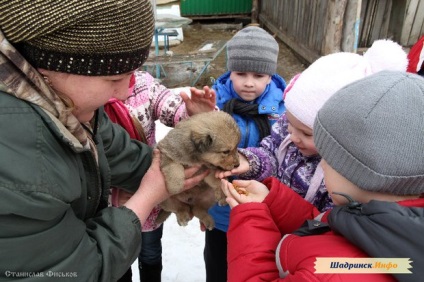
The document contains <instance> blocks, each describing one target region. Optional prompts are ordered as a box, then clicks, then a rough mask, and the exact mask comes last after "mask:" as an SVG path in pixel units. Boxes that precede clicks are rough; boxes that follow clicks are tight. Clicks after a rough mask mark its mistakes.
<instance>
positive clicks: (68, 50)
mask: <svg viewBox="0 0 424 282" xmlns="http://www.w3.org/2000/svg"><path fill="white" fill-rule="evenodd" d="M3 2H5V3H4V4H3V3H2V8H1V10H0V27H1V29H2V32H3V33H4V35H5V37H6V39H7V40H8V41H10V43H12V44H13V45H14V47H15V48H16V49H17V50H18V51H19V52H20V53H21V54H22V55H23V57H24V58H25V59H26V60H27V61H28V62H29V63H30V64H31V65H32V66H33V67H36V68H44V69H47V70H52V71H58V72H66V73H72V74H79V75H93V76H96V75H116V74H121V73H126V72H129V71H133V70H135V69H137V68H138V67H140V66H141V65H142V64H143V63H144V61H145V60H146V59H147V56H148V52H149V48H150V44H151V42H152V38H153V31H154V16H153V9H152V5H151V3H150V1H149V0H121V1H110V0H109V1H105V0H78V1H65V0H64V1H50V0H37V1H20V0H9V1H3Z"/></svg>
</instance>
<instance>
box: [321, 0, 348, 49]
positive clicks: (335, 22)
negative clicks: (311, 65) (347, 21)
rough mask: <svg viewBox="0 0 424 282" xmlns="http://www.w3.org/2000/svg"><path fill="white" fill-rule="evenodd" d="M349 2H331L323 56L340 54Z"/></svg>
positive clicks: (345, 0)
mask: <svg viewBox="0 0 424 282" xmlns="http://www.w3.org/2000/svg"><path fill="white" fill-rule="evenodd" d="M346 5H347V0H329V1H328V7H327V18H326V27H325V38H324V42H323V46H322V49H321V51H322V52H321V53H322V55H323V56H324V55H328V54H331V53H335V52H340V49H341V40H342V35H343V21H344V14H345V11H346Z"/></svg>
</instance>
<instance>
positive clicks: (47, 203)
mask: <svg viewBox="0 0 424 282" xmlns="http://www.w3.org/2000/svg"><path fill="white" fill-rule="evenodd" d="M98 124H99V126H98V133H97V135H96V136H95V138H94V140H95V142H96V143H97V152H98V163H99V166H97V164H96V160H95V157H94V154H93V153H92V152H91V151H90V150H82V151H81V152H79V153H77V152H75V151H74V150H73V149H72V148H71V146H70V144H69V140H68V139H66V138H64V135H66V131H65V134H64V133H63V130H61V129H60V124H57V123H56V122H55V121H54V119H51V117H49V116H48V115H47V114H46V113H45V112H44V111H43V110H41V109H40V108H39V107H38V106H35V105H33V104H31V103H28V102H26V101H22V100H20V99H18V98H16V97H13V96H11V95H9V94H6V93H4V92H0V132H1V135H0V280H1V279H6V280H11V279H13V278H17V277H20V278H27V277H30V276H31V275H33V276H37V275H38V277H33V278H32V279H33V280H34V281H44V280H49V279H50V280H49V281H67V280H68V279H69V280H70V281H116V280H117V279H118V278H119V277H120V276H121V275H122V274H123V273H124V272H125V271H126V270H127V269H128V267H129V266H130V265H131V263H132V262H133V261H134V260H135V259H136V257H137V254H138V253H139V251H140V238H141V236H140V232H141V226H140V223H139V221H138V218H137V217H136V215H135V214H134V213H133V212H132V211H130V210H128V209H125V208H113V207H106V205H107V197H108V191H109V187H110V186H111V185H113V186H119V187H123V188H126V189H128V190H131V191H135V190H136V189H137V188H138V186H139V184H140V180H141V177H142V175H143V174H144V173H145V171H146V170H147V169H148V167H149V166H150V163H151V149H150V148H148V147H147V146H146V145H144V144H142V143H140V142H137V141H134V140H131V139H130V138H129V136H128V135H127V134H126V133H125V131H124V130H123V129H122V128H121V127H119V126H117V125H114V124H112V123H111V122H110V120H109V119H108V118H107V116H106V115H105V114H104V112H103V111H102V110H100V115H99V123H98ZM102 207H105V208H103V209H102ZM19 275H20V276H19ZM40 276H41V277H44V278H40ZM59 277H60V279H59ZM63 277H64V278H63ZM30 278H31V277H30ZM66 278H68V279H66ZM32 279H29V281H31V280H32ZM25 281H26V280H25Z"/></svg>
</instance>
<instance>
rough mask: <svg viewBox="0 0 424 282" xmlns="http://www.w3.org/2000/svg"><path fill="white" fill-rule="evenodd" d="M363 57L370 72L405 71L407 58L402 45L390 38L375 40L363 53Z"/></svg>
mask: <svg viewBox="0 0 424 282" xmlns="http://www.w3.org/2000/svg"><path fill="white" fill-rule="evenodd" d="M364 58H365V59H366V60H367V61H368V63H369V64H370V66H371V73H377V72H379V71H382V70H393V71H405V70H406V67H407V66H408V58H407V54H406V53H405V51H403V49H402V46H400V45H399V44H397V43H396V42H393V41H391V40H384V39H382V40H377V41H375V42H374V44H373V45H372V46H371V48H369V49H368V50H367V51H366V52H365V53H364Z"/></svg>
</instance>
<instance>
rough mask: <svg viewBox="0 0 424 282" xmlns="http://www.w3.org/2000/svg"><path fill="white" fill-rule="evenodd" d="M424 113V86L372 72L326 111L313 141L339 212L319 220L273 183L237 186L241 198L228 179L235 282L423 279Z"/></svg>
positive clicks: (412, 78)
mask: <svg viewBox="0 0 424 282" xmlns="http://www.w3.org/2000/svg"><path fill="white" fill-rule="evenodd" d="M364 90H365V91H364ZM423 113H424V80H423V79H422V78H421V77H419V76H418V75H415V74H408V73H406V72H393V71H382V72H379V73H377V74H374V75H371V76H369V77H366V78H364V79H361V80H359V81H356V82H354V83H352V84H350V85H348V86H346V87H344V88H342V89H341V90H339V91H338V92H337V93H336V94H335V95H333V96H332V97H331V98H330V99H329V100H328V101H327V102H326V103H325V104H324V106H323V107H322V108H321V109H320V110H319V112H318V115H317V117H316V119H315V123H314V142H315V144H316V148H317V150H318V152H319V154H320V155H321V156H322V159H323V160H322V167H323V170H324V175H325V183H326V187H327V189H328V192H329V193H330V195H331V197H332V198H333V202H334V204H336V205H337V207H335V208H334V209H333V210H331V211H327V212H325V213H322V214H320V213H319V212H318V210H317V209H316V208H314V207H313V206H312V205H311V204H309V203H308V202H306V201H304V200H303V199H302V198H300V197H299V196H298V195H297V194H296V193H295V192H293V191H292V190H291V189H290V188H288V187H287V186H285V185H284V184H281V183H280V182H279V181H278V180H277V179H275V178H268V179H266V180H265V181H264V184H265V185H264V184H262V183H259V182H257V181H253V180H250V181H240V180H235V181H234V183H235V184H237V186H239V189H241V190H242V191H246V192H247V193H246V194H242V195H240V194H239V193H238V192H237V191H236V190H235V189H234V187H233V186H232V184H230V183H229V182H227V181H226V180H223V185H222V188H223V191H224V193H225V194H226V195H227V202H228V203H229V204H230V206H231V207H232V208H233V210H232V211H231V217H230V222H231V224H230V228H229V230H228V233H227V236H228V261H229V265H228V277H229V281H247V280H249V279H250V280H255V281H256V280H266V281H270V280H274V279H277V278H279V277H280V278H289V279H290V278H291V280H293V281H305V280H308V281H309V280H311V279H318V280H319V281H336V280H337V281H341V280H343V281H346V280H349V279H352V281H354V280H359V278H360V279H361V280H363V281H392V280H393V278H395V279H396V280H398V281H418V280H420V279H422V277H423V275H424V269H423V268H422V267H421V266H422V265H424V252H423V251H424V241H423V240H422V238H421V237H422V234H423V233H424V198H423V193H424V135H423V132H424V123H423ZM305 220H306V223H305V224H304V222H305ZM302 224H303V226H302ZM246 234H255V236H246ZM310 235H319V236H310ZM270 254H276V256H277V257H275V256H274V255H270ZM325 259H326V260H327V263H325V262H324V263H323V261H324V260H325ZM340 259H342V260H344V261H343V262H342V263H341V262H340ZM354 259H356V260H354ZM371 259H372V260H371ZM258 261H260V262H261V263H260V264H258ZM391 275H393V276H394V277H393V276H391ZM308 278H309V279H308ZM349 281H350V280H349Z"/></svg>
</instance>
